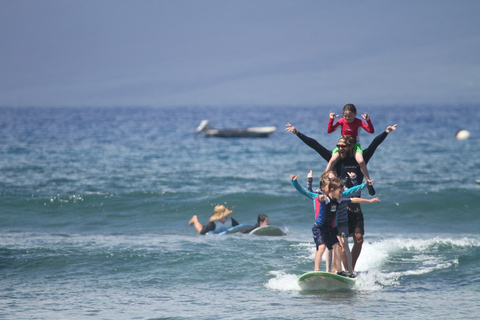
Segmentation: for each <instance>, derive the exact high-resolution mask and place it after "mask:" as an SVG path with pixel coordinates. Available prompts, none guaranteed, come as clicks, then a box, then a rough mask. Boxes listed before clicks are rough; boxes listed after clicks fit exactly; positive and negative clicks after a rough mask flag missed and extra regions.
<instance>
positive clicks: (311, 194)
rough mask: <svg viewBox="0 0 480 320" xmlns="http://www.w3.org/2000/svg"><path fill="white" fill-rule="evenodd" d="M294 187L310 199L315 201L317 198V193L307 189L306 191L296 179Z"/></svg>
mask: <svg viewBox="0 0 480 320" xmlns="http://www.w3.org/2000/svg"><path fill="white" fill-rule="evenodd" d="M292 185H293V186H294V187H295V189H297V191H298V192H300V193H301V194H303V195H304V196H306V197H308V198H310V199H311V200H313V199H315V197H316V196H317V194H316V193H313V192H310V191H308V190H307V189H305V188H304V187H303V186H301V185H300V184H299V183H298V181H297V180H296V179H295V180H292Z"/></svg>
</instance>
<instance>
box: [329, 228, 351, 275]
mask: <svg viewBox="0 0 480 320" xmlns="http://www.w3.org/2000/svg"><path fill="white" fill-rule="evenodd" d="M337 239H338V244H339V247H340V254H339V255H338V258H337V255H336V256H335V258H334V260H333V265H335V264H336V263H337V262H336V261H335V259H340V261H341V263H343V268H344V269H345V271H347V270H348V268H347V257H346V256H345V248H344V247H343V241H342V237H341V236H337ZM340 271H342V270H341V269H340V270H336V271H335V270H333V272H334V273H335V272H340Z"/></svg>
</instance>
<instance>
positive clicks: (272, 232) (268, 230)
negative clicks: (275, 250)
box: [250, 226, 285, 236]
mask: <svg viewBox="0 0 480 320" xmlns="http://www.w3.org/2000/svg"><path fill="white" fill-rule="evenodd" d="M250 234H255V235H257V236H284V235H285V233H284V232H283V231H282V229H280V228H279V227H275V226H263V227H258V228H256V229H253V230H252V231H251V232H250Z"/></svg>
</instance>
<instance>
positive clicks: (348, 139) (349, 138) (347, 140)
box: [338, 136, 355, 146]
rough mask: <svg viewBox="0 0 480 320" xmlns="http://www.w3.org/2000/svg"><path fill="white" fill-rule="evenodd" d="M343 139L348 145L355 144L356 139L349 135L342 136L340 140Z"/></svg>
mask: <svg viewBox="0 0 480 320" xmlns="http://www.w3.org/2000/svg"><path fill="white" fill-rule="evenodd" d="M342 140H343V142H344V143H345V144H346V145H347V146H353V145H354V144H355V139H353V138H352V137H349V136H342V137H341V138H340V139H338V142H340V141H342Z"/></svg>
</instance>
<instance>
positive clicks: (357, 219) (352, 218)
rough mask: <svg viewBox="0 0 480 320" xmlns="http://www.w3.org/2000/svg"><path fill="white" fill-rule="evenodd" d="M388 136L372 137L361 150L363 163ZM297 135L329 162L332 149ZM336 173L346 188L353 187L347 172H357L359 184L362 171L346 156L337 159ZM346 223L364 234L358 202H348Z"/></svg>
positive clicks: (385, 133)
mask: <svg viewBox="0 0 480 320" xmlns="http://www.w3.org/2000/svg"><path fill="white" fill-rule="evenodd" d="M387 136H388V133H387V132H385V131H384V132H382V133H381V134H379V135H378V136H376V137H375V139H373V141H372V142H371V143H370V145H369V146H368V147H367V148H366V149H364V150H363V159H364V160H365V164H366V163H368V161H369V160H370V158H371V157H372V156H373V153H374V152H375V150H376V149H377V147H378V146H379V145H380V143H382V142H383V140H385V138H386V137H387ZM297 137H299V138H300V139H301V140H302V141H303V142H304V143H305V144H306V145H307V146H309V147H310V148H312V149H313V150H315V151H317V153H318V154H319V155H320V156H321V157H322V158H323V159H325V161H327V162H329V161H330V158H331V157H332V151H331V150H328V149H327V148H325V147H324V146H322V145H321V144H320V143H318V141H317V140H315V139H313V138H310V137H307V136H306V135H304V134H302V133H300V132H298V134H297ZM333 169H334V170H335V171H336V172H337V175H338V177H339V178H340V179H342V181H343V182H344V183H345V186H346V187H347V188H351V187H353V185H351V182H350V179H348V174H347V172H355V173H356V174H357V182H358V183H359V184H360V183H362V181H363V173H362V171H361V170H360V166H359V165H358V163H357V161H356V160H355V157H353V156H352V157H347V158H345V159H339V160H338V161H337V163H336V164H335V166H334V168H333ZM348 223H349V233H350V234H352V233H361V234H364V227H363V213H362V209H361V208H360V204H358V203H350V204H349V205H348Z"/></svg>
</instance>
